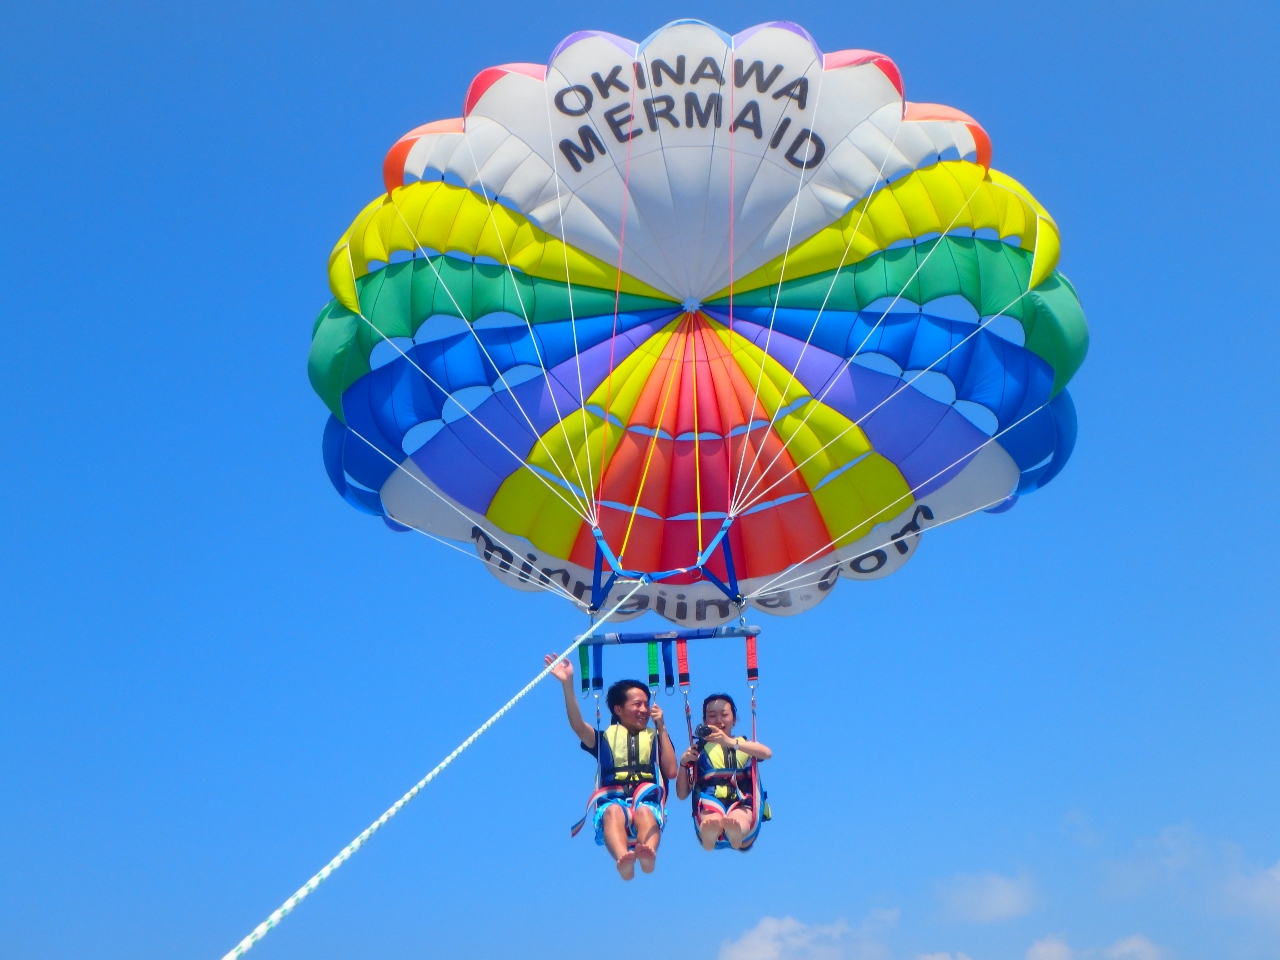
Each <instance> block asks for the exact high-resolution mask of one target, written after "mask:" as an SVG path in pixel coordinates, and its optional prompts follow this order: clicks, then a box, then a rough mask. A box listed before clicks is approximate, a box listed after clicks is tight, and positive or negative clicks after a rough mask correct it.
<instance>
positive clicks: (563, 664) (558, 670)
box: [542, 653, 573, 683]
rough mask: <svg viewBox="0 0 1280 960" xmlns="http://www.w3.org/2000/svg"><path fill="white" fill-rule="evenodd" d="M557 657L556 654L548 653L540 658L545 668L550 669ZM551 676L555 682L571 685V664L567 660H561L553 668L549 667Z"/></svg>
mask: <svg viewBox="0 0 1280 960" xmlns="http://www.w3.org/2000/svg"><path fill="white" fill-rule="evenodd" d="M558 656H559V654H558V653H548V654H547V655H546V656H545V657H543V658H542V662H543V663H544V664H545V665H546V666H548V667H551V664H552V663H553V662H554V661H555V659H556V657H558ZM551 675H552V676H553V677H555V678H556V679H557V680H559V681H560V682H561V683H573V664H572V663H570V662H569V661H568V660H567V659H566V660H561V661H560V662H559V663H557V664H556V665H555V666H554V667H551Z"/></svg>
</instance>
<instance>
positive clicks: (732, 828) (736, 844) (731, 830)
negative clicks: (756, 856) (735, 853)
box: [724, 817, 746, 850]
mask: <svg viewBox="0 0 1280 960" xmlns="http://www.w3.org/2000/svg"><path fill="white" fill-rule="evenodd" d="M745 832H746V831H744V830H743V828H742V824H740V823H739V822H738V821H737V820H735V819H733V818H732V817H727V818H725V821H724V836H725V839H726V840H728V841H729V846H731V847H733V849H735V850H737V849H739V848H740V847H741V846H742V837H743V835H744V833H745Z"/></svg>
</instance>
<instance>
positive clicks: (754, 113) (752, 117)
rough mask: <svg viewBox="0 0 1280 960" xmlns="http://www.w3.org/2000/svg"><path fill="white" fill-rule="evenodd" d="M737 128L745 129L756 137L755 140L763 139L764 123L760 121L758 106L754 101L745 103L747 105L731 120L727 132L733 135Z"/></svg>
mask: <svg viewBox="0 0 1280 960" xmlns="http://www.w3.org/2000/svg"><path fill="white" fill-rule="evenodd" d="M739 127H746V128H747V129H748V130H750V131H751V132H752V133H754V134H755V135H756V139H757V140H763V139H764V121H762V120H761V119H760V104H758V103H756V102H755V101H754V100H748V101H747V105H746V106H745V107H743V108H742V109H741V110H739V111H738V115H737V116H736V117H734V118H733V123H731V124H729V132H730V133H733V132H734V131H735V130H737V129H738V128H739Z"/></svg>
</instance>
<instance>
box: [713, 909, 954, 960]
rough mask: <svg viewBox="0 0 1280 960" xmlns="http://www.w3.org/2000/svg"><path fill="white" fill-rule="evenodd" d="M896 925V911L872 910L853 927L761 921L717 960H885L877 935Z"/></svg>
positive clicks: (841, 922) (727, 946) (725, 946)
mask: <svg viewBox="0 0 1280 960" xmlns="http://www.w3.org/2000/svg"><path fill="white" fill-rule="evenodd" d="M897 921H898V911H897V910H874V911H872V912H871V913H869V914H868V915H867V917H866V919H864V920H863V921H862V923H861V924H859V925H858V926H857V927H851V926H850V925H849V924H848V923H847V922H846V921H844V920H837V921H836V922H835V923H832V924H827V925H825V926H824V925H810V924H807V923H802V922H801V921H799V920H797V919H796V918H795V917H764V918H762V919H761V920H760V922H759V923H757V924H756V925H755V926H754V927H752V928H751V929H750V930H748V931H747V932H746V933H744V934H743V935H742V936H741V937H739V938H738V939H737V940H731V941H727V942H726V943H724V944H722V945H721V947H720V960H887V958H888V956H889V952H888V950H887V948H886V947H885V946H884V944H883V943H882V942H881V941H880V937H879V934H881V933H883V932H884V931H885V930H887V929H888V928H889V927H891V926H893V925H894V924H895V923H897ZM948 960H950V958H948ZM957 960H959V958H957ZM966 960H967V958H966Z"/></svg>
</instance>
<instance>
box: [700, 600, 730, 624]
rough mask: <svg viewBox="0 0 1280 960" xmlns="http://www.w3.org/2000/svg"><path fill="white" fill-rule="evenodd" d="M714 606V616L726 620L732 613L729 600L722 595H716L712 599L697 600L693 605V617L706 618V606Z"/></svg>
mask: <svg viewBox="0 0 1280 960" xmlns="http://www.w3.org/2000/svg"><path fill="white" fill-rule="evenodd" d="M708 607H715V608H716V616H717V617H719V618H720V619H721V620H728V619H729V617H730V616H732V614H733V608H732V607H730V606H729V601H728V600H726V599H725V598H723V597H717V598H715V599H714V600H699V601H697V602H696V603H694V605H693V619H694V620H699V621H701V620H705V619H707V608H708Z"/></svg>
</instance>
